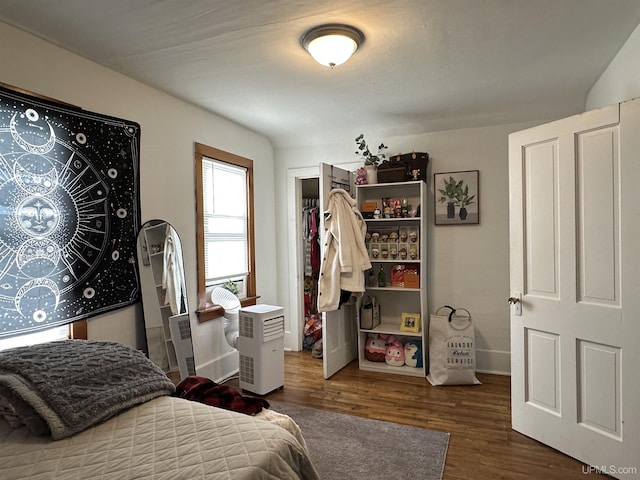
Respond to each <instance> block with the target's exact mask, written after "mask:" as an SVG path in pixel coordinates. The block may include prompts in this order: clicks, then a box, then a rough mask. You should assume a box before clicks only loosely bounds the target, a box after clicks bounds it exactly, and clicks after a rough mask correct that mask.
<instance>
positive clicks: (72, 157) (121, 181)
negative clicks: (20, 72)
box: [0, 87, 140, 338]
mask: <svg viewBox="0 0 640 480" xmlns="http://www.w3.org/2000/svg"><path fill="white" fill-rule="evenodd" d="M139 148H140V126H139V125H138V124H137V123H135V122H131V121H128V120H122V119H119V118H114V117H110V116H106V115H101V114H97V113H92V112H87V111H84V110H82V109H79V108H75V107H72V106H68V105H65V104H60V103H56V102H51V101H48V100H43V99H40V98H37V97H34V96H31V95H26V94H23V93H19V92H15V91H13V90H10V89H6V88H3V87H0V338H3V337H9V336H12V335H17V334H23V333H33V332H36V331H39V330H44V329H47V328H51V327H55V326H60V325H64V324H66V323H69V322H74V321H77V320H81V319H84V318H88V317H91V316H94V315H97V314H100V313H104V312H107V311H110V310H113V309H116V308H121V307H124V306H126V305H129V304H132V303H134V302H136V301H138V299H139V296H140V288H139V277H138V272H137V264H136V260H135V257H136V245H135V240H136V234H137V232H138V229H139V225H140V211H139V198H138V197H139Z"/></svg>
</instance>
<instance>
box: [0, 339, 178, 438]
mask: <svg viewBox="0 0 640 480" xmlns="http://www.w3.org/2000/svg"><path fill="white" fill-rule="evenodd" d="M174 391H175V386H174V385H173V383H172V382H171V380H170V379H169V378H168V377H167V376H166V375H165V374H164V372H163V371H162V370H161V369H160V368H159V367H157V366H156V365H155V364H154V363H152V362H151V361H150V360H149V359H148V358H147V357H145V355H144V354H143V353H142V352H140V351H138V350H135V349H132V348H130V347H127V346H125V345H121V344H118V343H113V342H96V341H87V340H64V341H58V342H50V343H45V344H41V345H33V346H29V347H19V348H14V349H11V350H6V351H3V352H0V400H3V399H4V402H5V403H7V402H8V405H9V407H10V408H11V409H12V410H13V411H14V412H15V414H17V416H18V417H19V418H20V421H21V422H22V423H24V424H25V425H26V426H27V427H28V428H29V429H30V430H31V431H32V432H33V433H35V434H38V435H48V434H51V437H52V438H53V439H54V440H58V439H61V438H65V437H68V436H70V435H73V434H74V433H78V432H80V431H82V430H85V429H86V428H88V427H90V426H92V425H95V424H97V423H100V422H102V421H104V420H106V419H108V418H110V417H112V416H114V415H116V414H117V413H118V412H120V411H121V410H123V409H127V408H130V407H132V406H134V405H139V404H141V403H144V402H146V401H148V400H151V399H153V398H156V397H159V396H161V395H171V394H172V393H173V392H174Z"/></svg>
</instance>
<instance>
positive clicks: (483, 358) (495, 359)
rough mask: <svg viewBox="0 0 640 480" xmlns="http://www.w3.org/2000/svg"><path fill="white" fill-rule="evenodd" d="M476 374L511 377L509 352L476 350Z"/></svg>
mask: <svg viewBox="0 0 640 480" xmlns="http://www.w3.org/2000/svg"><path fill="white" fill-rule="evenodd" d="M476 372H479V373H492V374H494V375H511V352H501V351H498V350H476Z"/></svg>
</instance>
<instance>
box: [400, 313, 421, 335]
mask: <svg viewBox="0 0 640 480" xmlns="http://www.w3.org/2000/svg"><path fill="white" fill-rule="evenodd" d="M400 330H401V331H402V332H413V333H418V332H419V331H420V314H419V313H403V314H402V321H401V322H400Z"/></svg>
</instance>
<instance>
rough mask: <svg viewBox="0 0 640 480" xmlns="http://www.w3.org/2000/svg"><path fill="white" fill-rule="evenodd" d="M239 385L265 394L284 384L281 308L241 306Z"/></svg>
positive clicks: (247, 389)
mask: <svg viewBox="0 0 640 480" xmlns="http://www.w3.org/2000/svg"><path fill="white" fill-rule="evenodd" d="M238 350H239V351H240V388H241V389H243V390H246V391H248V392H251V393H255V394H258V395H265V394H267V393H269V392H272V391H273V390H277V389H278V388H280V387H283V386H284V309H283V308H282V307H276V306H273V305H263V304H259V305H254V306H251V307H245V308H241V309H240V336H239V337H238Z"/></svg>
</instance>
